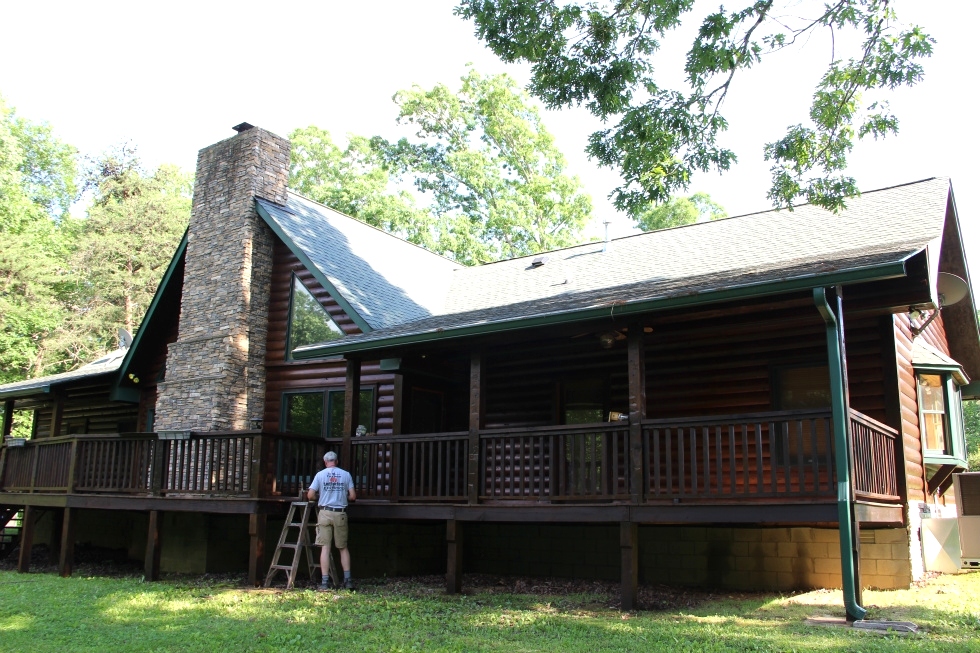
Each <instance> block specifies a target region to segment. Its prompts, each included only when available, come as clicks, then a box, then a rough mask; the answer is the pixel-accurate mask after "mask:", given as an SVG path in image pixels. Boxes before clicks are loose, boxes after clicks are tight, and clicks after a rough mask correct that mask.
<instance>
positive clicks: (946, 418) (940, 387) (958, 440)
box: [916, 370, 966, 462]
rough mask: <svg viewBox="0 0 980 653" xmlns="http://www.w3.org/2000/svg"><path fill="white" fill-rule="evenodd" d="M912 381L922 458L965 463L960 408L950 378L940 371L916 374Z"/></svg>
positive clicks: (951, 375) (958, 390) (954, 384)
mask: <svg viewBox="0 0 980 653" xmlns="http://www.w3.org/2000/svg"><path fill="white" fill-rule="evenodd" d="M916 381H917V385H918V386H919V430H920V432H921V436H922V452H923V455H924V456H926V457H927V458H929V457H933V458H935V457H953V458H957V459H965V457H966V442H965V434H964V429H963V407H962V404H961V401H960V389H959V387H958V386H957V385H956V382H955V381H954V380H953V374H952V373H951V372H945V371H940V370H936V371H933V370H930V371H928V372H925V371H919V372H918V373H917V374H916ZM927 462H928V461H927Z"/></svg>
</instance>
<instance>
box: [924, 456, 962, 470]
mask: <svg viewBox="0 0 980 653" xmlns="http://www.w3.org/2000/svg"><path fill="white" fill-rule="evenodd" d="M922 462H923V463H924V464H926V465H935V466H936V467H940V466H942V465H956V466H957V467H963V468H966V458H959V457H957V456H930V455H928V454H926V455H924V456H922Z"/></svg>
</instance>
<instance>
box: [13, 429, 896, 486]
mask: <svg viewBox="0 0 980 653" xmlns="http://www.w3.org/2000/svg"><path fill="white" fill-rule="evenodd" d="M849 423H850V428H851V437H852V440H853V451H852V455H853V461H854V474H853V484H854V492H855V496H856V498H857V499H858V500H861V501H877V502H896V501H899V497H898V490H897V480H896V469H895V460H896V457H895V447H896V446H897V445H896V438H897V433H896V432H895V431H894V430H893V429H890V428H888V427H887V426H885V425H883V424H879V423H878V422H875V421H874V420H872V419H870V418H868V417H866V416H864V415H862V414H861V413H858V412H856V411H851V414H850V419H849ZM640 437H641V441H640V442H638V445H639V449H637V451H639V452H641V453H640V455H641V461H640V464H641V467H642V474H643V476H642V478H640V479H638V483H639V494H640V500H641V501H644V502H654V503H656V502H661V501H667V502H677V501H681V500H684V501H688V500H704V501H719V500H720V501H730V500H741V499H748V500H773V499H776V500H779V499H783V498H792V499H800V498H804V499H816V500H821V501H822V500H832V498H833V497H834V496H835V495H836V476H835V466H834V457H833V438H832V429H831V417H830V411H829V410H824V411H772V412H766V413H757V414H752V415H737V416H717V417H704V418H681V419H658V420H644V421H643V422H642V423H641V424H640ZM471 438H476V439H475V440H474V439H471ZM474 444H475V446H476V449H475V450H473V449H472V447H473V446H474ZM630 444H631V443H630V429H629V426H628V425H627V424H626V423H623V422H612V423H598V424H585V425H577V426H545V427H535V428H515V429H492V430H490V429H488V430H482V431H480V432H479V433H477V434H470V433H468V432H457V433H439V434H428V435H400V436H384V437H376V436H366V437H360V438H354V439H353V440H352V442H351V454H350V455H351V460H350V463H349V464H347V465H344V467H345V468H347V469H348V470H349V471H350V472H351V475H352V476H353V478H354V483H355V488H356V489H357V492H358V495H359V497H360V498H362V499H365V500H372V501H387V502H392V501H408V502H451V503H466V502H468V501H470V500H471V495H470V493H469V488H468V482H469V475H470V474H471V473H475V474H476V476H475V482H476V488H475V497H476V499H477V500H479V501H481V502H496V501H504V502H506V501H536V502H559V503H576V502H585V503H594V502H610V501H617V502H627V501H632V497H633V495H632V494H631V489H633V488H634V486H633V482H634V481H633V479H632V478H631V476H632V474H633V472H632V469H631V460H630ZM341 449H342V440H341V439H340V438H333V439H329V440H323V439H320V438H306V437H300V436H293V435H270V434H260V433H258V432H245V433H241V432H239V433H176V434H173V433H171V434H170V437H167V436H160V435H158V434H123V435H81V436H60V437H56V438H42V439H38V440H36V441H31V442H28V443H27V444H26V445H25V446H22V447H9V446H8V447H4V448H3V450H2V458H0V460H2V469H0V491H3V492H47V493H105V494H110V493H111V494H124V495H125V494H129V495H143V496H147V495H150V496H202V495H203V496H214V497H244V496H250V497H261V496H277V497H295V496H297V495H299V494H300V492H302V491H303V490H304V489H305V488H306V487H308V486H309V483H310V481H311V479H312V477H313V474H315V473H316V472H317V471H318V470H320V469H322V465H323V463H322V456H323V454H324V452H325V451H327V450H334V451H337V452H340V451H341ZM474 455H475V458H474ZM471 465H472V466H474V467H472V468H471Z"/></svg>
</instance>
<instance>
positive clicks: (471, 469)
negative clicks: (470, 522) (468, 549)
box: [466, 351, 483, 503]
mask: <svg viewBox="0 0 980 653" xmlns="http://www.w3.org/2000/svg"><path fill="white" fill-rule="evenodd" d="M482 417H483V352H479V351H475V352H473V353H472V354H471V355H470V426H469V428H470V438H469V460H468V461H467V462H468V467H467V474H466V490H467V495H468V497H469V502H470V503H477V501H479V498H480V426H481V421H482Z"/></svg>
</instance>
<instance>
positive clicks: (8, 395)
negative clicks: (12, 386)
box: [0, 383, 51, 399]
mask: <svg viewBox="0 0 980 653" xmlns="http://www.w3.org/2000/svg"><path fill="white" fill-rule="evenodd" d="M38 393H42V394H51V384H50V383H46V384H44V385H37V386H34V387H33V388H23V389H20V390H10V391H8V392H0V399H17V398H19V397H30V396H31V395H36V394H38Z"/></svg>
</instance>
